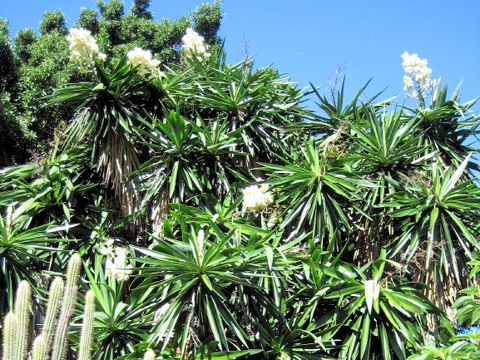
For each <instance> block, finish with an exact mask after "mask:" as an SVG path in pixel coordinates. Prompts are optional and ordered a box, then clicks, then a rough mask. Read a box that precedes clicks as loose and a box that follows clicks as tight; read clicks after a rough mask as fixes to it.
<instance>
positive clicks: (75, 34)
mask: <svg viewBox="0 0 480 360" xmlns="http://www.w3.org/2000/svg"><path fill="white" fill-rule="evenodd" d="M67 40H68V42H69V43H70V45H69V47H68V48H69V49H70V60H72V61H74V62H79V63H80V66H79V70H80V71H82V72H90V71H93V69H94V65H95V59H96V58H97V59H99V60H105V58H106V55H105V54H103V53H101V52H100V49H99V48H98V45H97V42H96V41H95V38H94V37H93V36H92V34H91V33H90V31H88V30H85V29H82V28H79V29H77V28H72V29H70V32H69V35H68V36H67Z"/></svg>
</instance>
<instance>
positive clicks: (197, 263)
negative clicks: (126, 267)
mask: <svg viewBox="0 0 480 360" xmlns="http://www.w3.org/2000/svg"><path fill="white" fill-rule="evenodd" d="M171 215H172V217H173V218H174V219H175V221H174V222H170V221H167V220H166V221H165V224H164V236H163V237H162V238H158V239H155V242H156V244H155V245H153V246H152V247H151V249H144V248H137V251H138V253H139V254H142V255H145V256H144V257H139V258H137V261H138V262H140V263H144V264H145V267H143V268H142V269H141V275H142V276H144V277H145V280H144V282H143V284H141V285H140V288H145V289H146V288H149V289H150V291H152V293H151V296H150V297H149V301H151V302H152V303H155V304H157V305H156V306H158V308H159V310H158V314H157V320H156V321H157V323H156V325H155V328H154V331H153V332H152V334H151V335H150V340H151V341H152V342H154V343H160V344H161V349H165V348H166V347H167V345H172V344H177V345H176V346H178V347H179V351H181V353H182V356H183V355H185V356H194V354H195V353H197V352H198V351H199V348H198V344H201V343H205V341H206V342H209V341H212V340H215V341H216V343H217V344H218V347H219V348H220V349H226V350H228V351H234V350H235V349H238V348H242V347H247V346H251V344H252V341H253V329H252V328H251V326H252V325H251V324H250V321H248V320H247V319H248V317H249V316H255V315H254V310H253V308H257V311H260V312H261V311H266V312H268V313H269V314H277V316H280V315H278V314H279V313H278V310H277V307H276V306H275V304H274V302H273V298H274V297H273V296H269V295H268V292H267V290H266V287H265V286H264V284H263V283H262V282H261V281H260V280H261V279H264V278H267V277H272V276H274V277H277V276H280V273H281V272H285V273H286V272H288V264H289V261H288V260H287V259H288V256H287V255H286V253H284V252H285V251H286V250H285V249H279V250H275V249H276V248H275V247H274V245H273V244H272V243H271V242H270V240H269V237H268V236H266V237H265V239H262V238H260V237H259V234H263V233H265V231H264V230H262V229H260V228H255V227H254V226H246V225H245V226H244V227H242V226H241V224H240V225H239V227H238V228H237V229H236V230H237V231H235V229H232V230H229V231H228V230H227V231H222V229H221V228H220V227H218V226H217V225H216V224H215V222H213V221H210V222H209V223H204V224H203V228H202V227H201V224H200V223H192V222H191V220H190V222H187V221H186V219H184V218H183V216H182V214H181V213H176V212H172V213H171ZM234 227H235V225H234ZM266 233H268V232H266ZM293 245H294V244H291V245H290V246H293ZM268 248H270V250H268ZM282 253H284V254H283V255H282ZM242 314H243V315H242ZM225 329H228V330H227V331H225ZM249 344H250V345H249ZM247 348H248V347H247Z"/></svg>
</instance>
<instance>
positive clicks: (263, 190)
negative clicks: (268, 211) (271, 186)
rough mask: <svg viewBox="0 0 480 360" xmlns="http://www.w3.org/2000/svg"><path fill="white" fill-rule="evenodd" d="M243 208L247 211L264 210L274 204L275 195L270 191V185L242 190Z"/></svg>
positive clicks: (254, 186) (253, 186)
mask: <svg viewBox="0 0 480 360" xmlns="http://www.w3.org/2000/svg"><path fill="white" fill-rule="evenodd" d="M242 192H243V208H244V209H246V210H254V211H255V210H262V209H263V208H265V207H266V206H268V205H270V204H271V203H272V202H273V195H272V193H271V192H270V191H268V184H263V185H260V186H258V185H252V186H249V187H247V188H245V189H243V190H242Z"/></svg>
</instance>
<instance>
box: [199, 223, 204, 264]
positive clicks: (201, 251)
mask: <svg viewBox="0 0 480 360" xmlns="http://www.w3.org/2000/svg"><path fill="white" fill-rule="evenodd" d="M197 242H198V256H199V257H200V260H203V247H204V245H205V231H203V229H200V230H198V233H197Z"/></svg>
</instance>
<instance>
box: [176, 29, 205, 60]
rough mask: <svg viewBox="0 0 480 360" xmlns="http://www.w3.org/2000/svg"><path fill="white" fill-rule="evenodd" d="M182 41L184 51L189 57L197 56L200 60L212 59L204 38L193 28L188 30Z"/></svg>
mask: <svg viewBox="0 0 480 360" xmlns="http://www.w3.org/2000/svg"><path fill="white" fill-rule="evenodd" d="M182 41H183V45H182V50H183V52H184V53H185V55H186V56H187V57H190V58H191V57H193V56H196V57H197V59H198V60H202V59H204V58H205V59H208V58H209V57H210V55H211V54H210V53H209V52H208V51H207V48H206V46H205V43H204V39H203V36H201V35H199V34H198V33H197V32H196V31H195V30H193V29H192V28H188V29H187V31H186V32H185V35H183V37H182Z"/></svg>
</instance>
